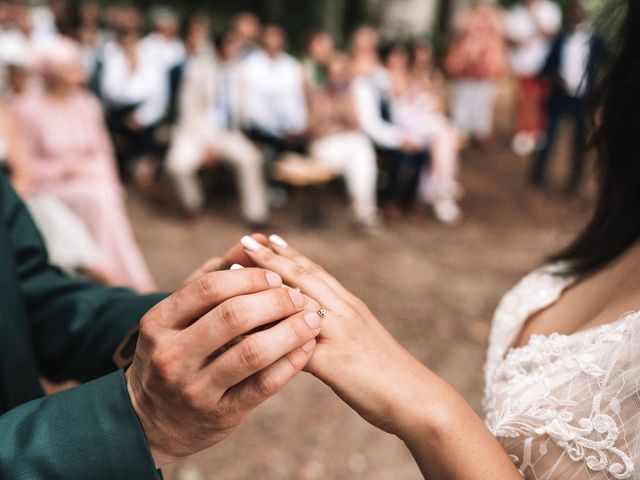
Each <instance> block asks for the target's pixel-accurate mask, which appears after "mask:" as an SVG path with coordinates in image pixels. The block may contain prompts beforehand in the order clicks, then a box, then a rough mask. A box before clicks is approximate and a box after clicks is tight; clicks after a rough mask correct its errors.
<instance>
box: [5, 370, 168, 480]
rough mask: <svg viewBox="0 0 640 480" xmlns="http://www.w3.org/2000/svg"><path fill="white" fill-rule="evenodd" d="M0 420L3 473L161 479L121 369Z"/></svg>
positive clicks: (67, 479) (57, 478)
mask: <svg viewBox="0 0 640 480" xmlns="http://www.w3.org/2000/svg"><path fill="white" fill-rule="evenodd" d="M0 425H1V426H2V427H3V428H2V430H3V434H2V436H5V435H6V437H5V439H3V440H0V471H4V473H6V474H7V475H8V477H6V478H16V479H18V478H19V479H26V478H29V479H45V478H46V479H50V480H62V479H64V480H75V479H78V480H81V479H82V480H85V479H87V478H93V479H104V480H107V479H113V480H116V479H122V478H135V479H137V480H157V479H160V478H162V477H161V475H160V472H159V471H157V470H156V468H155V463H154V460H153V457H152V455H151V451H150V450H149V446H148V445H147V441H146V438H145V435H144V431H143V430H142V425H141V424H140V422H139V420H138V417H137V415H136V413H135V411H134V410H133V406H132V404H131V400H130V398H129V394H128V391H127V385H126V379H125V376H124V372H123V371H122V370H119V371H117V372H115V373H112V374H110V375H106V376H104V377H101V378H99V379H97V380H94V381H92V382H89V383H86V384H83V385H80V386H78V387H75V388H72V389H70V390H67V391H64V392H60V393H57V394H55V395H51V396H48V397H44V398H41V399H38V400H34V401H31V402H29V403H26V404H24V405H21V406H19V407H17V408H15V409H13V410H11V411H9V412H7V413H6V414H4V415H2V416H1V417H0ZM5 440H7V443H6V444H5Z"/></svg>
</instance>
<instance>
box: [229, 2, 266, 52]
mask: <svg viewBox="0 0 640 480" xmlns="http://www.w3.org/2000/svg"><path fill="white" fill-rule="evenodd" d="M229 30H230V32H231V33H232V34H233V35H234V36H235V37H236V38H237V39H238V42H239V43H240V58H246V57H248V56H249V55H250V54H251V53H253V52H254V51H255V50H257V49H258V48H260V37H261V36H262V24H261V23H260V19H259V18H258V17H256V16H255V15H254V14H253V13H251V12H238V13H237V14H236V15H235V16H234V17H233V20H232V21H231V28H230V29H229Z"/></svg>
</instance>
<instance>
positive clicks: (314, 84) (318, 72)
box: [302, 31, 335, 91]
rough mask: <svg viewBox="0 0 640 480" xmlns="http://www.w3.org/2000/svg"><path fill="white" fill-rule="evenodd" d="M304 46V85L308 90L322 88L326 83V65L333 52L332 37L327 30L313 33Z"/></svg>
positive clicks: (333, 43)
mask: <svg viewBox="0 0 640 480" xmlns="http://www.w3.org/2000/svg"><path fill="white" fill-rule="evenodd" d="M306 47H307V48H306V55H305V57H304V59H303V60H302V69H303V71H304V80H305V86H306V87H307V90H308V91H313V90H316V89H319V88H324V87H326V85H327V66H328V64H329V62H330V61H331V60H332V58H333V54H334V53H335V42H334V41H333V37H332V36H331V35H329V34H328V33H327V32H322V31H321V32H316V33H313V34H312V35H311V36H310V37H309V39H308V41H307V46H306Z"/></svg>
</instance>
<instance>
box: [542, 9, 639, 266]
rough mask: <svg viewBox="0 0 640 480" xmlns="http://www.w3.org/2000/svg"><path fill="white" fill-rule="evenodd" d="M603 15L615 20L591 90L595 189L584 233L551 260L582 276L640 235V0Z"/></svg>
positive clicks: (604, 262) (607, 18) (602, 264)
mask: <svg viewBox="0 0 640 480" xmlns="http://www.w3.org/2000/svg"><path fill="white" fill-rule="evenodd" d="M617 3H618V5H616V6H613V7H610V8H609V9H607V11H606V12H605V13H606V15H605V16H603V17H604V18H605V21H607V22H608V23H611V22H613V23H615V22H616V19H618V20H619V21H620V22H621V23H622V25H620V27H619V28H618V29H617V31H618V32H619V34H618V35H619V36H618V38H617V39H615V40H614V41H613V42H610V43H611V49H612V53H613V58H612V60H611V62H610V64H609V68H608V71H607V72H606V74H605V75H604V76H603V77H602V79H601V81H600V83H599V86H598V88H597V89H596V92H595V96H594V101H593V108H592V114H591V132H592V136H591V141H592V144H593V146H594V147H595V148H596V150H597V165H596V168H597V175H598V182H599V193H598V199H597V203H596V207H595V212H594V214H593V217H592V219H591V221H590V222H589V224H588V225H587V227H586V228H585V229H584V231H583V232H582V233H581V234H580V235H579V236H578V237H577V238H576V239H575V240H574V241H573V242H572V243H571V244H570V245H569V246H568V247H567V248H566V249H564V250H563V251H561V252H559V253H558V254H556V255H555V256H553V257H552V258H551V260H552V261H556V262H557V261H564V262H567V269H566V271H565V272H564V273H565V274H568V275H578V276H584V275H588V274H590V273H593V272H595V271H596V270H598V269H600V268H601V267H603V266H605V265H607V264H608V263H609V262H610V261H612V260H613V259H615V258H616V257H618V256H619V255H620V254H622V253H623V252H624V251H625V250H627V249H628V248H629V247H630V246H631V245H632V244H633V243H635V242H636V240H638V239H640V1H639V0H625V1H618V2H617Z"/></svg>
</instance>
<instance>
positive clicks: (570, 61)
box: [560, 25, 592, 97]
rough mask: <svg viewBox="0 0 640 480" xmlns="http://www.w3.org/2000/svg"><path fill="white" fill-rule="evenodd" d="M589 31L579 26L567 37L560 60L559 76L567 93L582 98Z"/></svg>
mask: <svg viewBox="0 0 640 480" xmlns="http://www.w3.org/2000/svg"><path fill="white" fill-rule="evenodd" d="M591 37H592V33H591V29H590V28H589V27H588V26H586V25H585V26H579V27H578V28H576V29H575V30H574V31H573V33H571V34H570V35H568V36H567V38H566V40H565V42H564V45H563V48H562V52H561V59H560V76H561V77H562V80H564V83H565V86H566V89H567V93H568V94H569V95H571V96H573V97H582V96H583V95H584V93H585V89H586V87H587V86H586V79H585V75H586V73H587V66H588V64H589V55H590V53H591Z"/></svg>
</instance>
